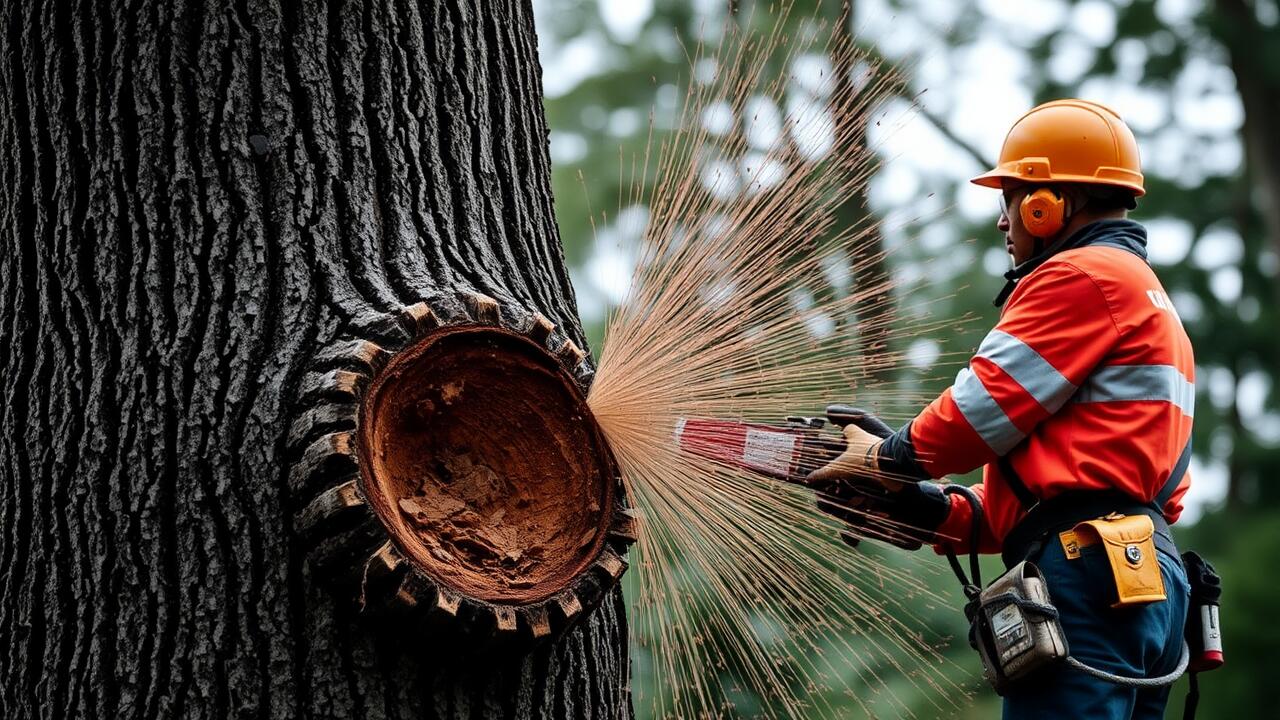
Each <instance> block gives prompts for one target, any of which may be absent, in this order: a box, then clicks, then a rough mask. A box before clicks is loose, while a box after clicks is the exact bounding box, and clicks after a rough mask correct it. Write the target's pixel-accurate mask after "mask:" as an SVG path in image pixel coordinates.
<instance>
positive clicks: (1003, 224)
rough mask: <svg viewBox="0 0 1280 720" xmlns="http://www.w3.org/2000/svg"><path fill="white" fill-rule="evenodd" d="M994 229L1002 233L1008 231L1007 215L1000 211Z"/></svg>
mask: <svg viewBox="0 0 1280 720" xmlns="http://www.w3.org/2000/svg"><path fill="white" fill-rule="evenodd" d="M996 229H997V230H999V231H1000V232H1002V233H1007V232H1009V216H1008V215H1005V214H1004V213H1000V217H999V218H997V219H996Z"/></svg>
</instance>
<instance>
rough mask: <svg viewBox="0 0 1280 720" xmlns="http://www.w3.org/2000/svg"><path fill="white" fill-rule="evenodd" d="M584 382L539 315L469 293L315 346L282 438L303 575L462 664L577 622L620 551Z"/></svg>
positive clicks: (574, 356)
mask: <svg viewBox="0 0 1280 720" xmlns="http://www.w3.org/2000/svg"><path fill="white" fill-rule="evenodd" d="M592 376H593V373H592V369H591V365H590V362H589V361H588V360H587V359H586V356H585V353H583V351H582V350H581V349H579V348H578V346H577V345H576V344H574V342H573V341H572V340H571V339H570V338H568V337H566V336H565V335H564V334H563V333H561V332H559V331H558V330H557V329H556V327H555V325H554V324H553V323H551V322H550V321H549V320H548V319H547V318H546V317H544V316H543V315H541V314H540V313H537V312H531V311H529V310H527V309H525V308H523V307H520V306H518V305H515V304H513V303H505V304H504V303H500V302H498V301H497V300H495V299H493V298H491V297H488V296H485V295H481V294H479V293H474V292H461V293H458V294H457V295H442V296H438V297H433V298H431V299H430V300H425V299H424V300H423V301H421V302H417V303H414V304H412V305H408V306H405V307H402V308H400V310H399V311H397V312H395V313H389V314H387V315H386V316H380V317H378V318H370V319H368V320H367V321H365V322H363V323H362V324H361V325H360V326H359V327H356V328H353V332H351V333H350V334H348V335H347V336H344V337H343V338H340V339H339V341H337V342H335V343H333V344H332V345H331V346H329V347H327V348H324V349H322V350H321V351H320V352H319V353H318V354H317V355H316V357H315V360H314V362H313V363H312V367H311V368H310V370H309V371H308V372H306V373H305V374H304V375H303V377H302V379H301V381H300V383H299V386H298V394H297V404H296V407H295V408H294V413H295V418H294V420H293V422H292V424H291V428H290V438H289V444H290V448H291V453H292V455H293V458H294V460H293V464H292V467H291V469H290V472H289V477H288V481H289V490H290V493H291V495H292V499H293V502H294V503H295V507H296V508H297V509H296V511H295V513H294V527H295V530H296V531H297V533H298V535H299V538H300V540H301V542H302V543H303V546H304V547H305V548H306V552H307V554H308V564H309V566H310V568H311V571H312V572H313V573H314V574H315V576H316V577H318V578H321V579H323V581H324V582H325V584H326V585H328V586H330V588H331V589H332V590H333V592H334V593H335V594H336V595H337V596H338V597H339V598H343V599H344V600H349V601H351V602H353V603H354V604H355V606H356V608H357V609H358V611H359V613H360V614H361V615H362V616H366V617H368V618H369V619H370V620H373V619H375V618H379V619H382V620H386V621H388V622H387V623H385V624H384V625H385V626H386V627H389V628H394V632H395V633H396V634H397V635H400V636H403V635H405V634H406V633H409V634H412V635H415V636H417V638H418V639H421V638H423V637H426V636H428V635H429V636H431V637H432V638H434V639H437V640H440V641H444V642H452V643H454V644H457V645H459V646H461V647H465V648H468V649H469V651H470V652H472V653H474V654H475V655H477V656H482V655H489V654H492V653H493V652H495V651H499V650H501V651H503V652H524V651H527V650H528V649H529V648H531V647H533V646H534V645H536V644H538V643H541V642H544V641H547V640H549V639H551V638H555V637H559V636H560V635H561V634H562V633H564V632H565V631H567V630H568V629H569V628H571V627H573V626H574V625H576V624H577V623H579V622H581V621H582V620H583V618H584V617H586V616H587V615H588V614H590V613H591V612H592V610H594V609H595V608H596V607H597V606H598V605H599V604H600V603H601V602H602V601H603V599H604V598H605V596H606V595H607V594H608V593H609V592H611V591H612V590H613V588H614V587H615V586H616V585H617V583H618V580H619V578H620V577H621V576H622V574H623V572H625V571H626V569H627V562H626V559H625V554H626V551H627V548H628V547H629V546H630V545H631V543H633V542H635V540H636V518H635V516H634V513H633V512H632V511H631V510H630V509H629V505H628V501H627V494H626V489H625V488H624V487H623V484H622V478H621V476H620V474H619V472H618V467H617V461H616V460H615V458H614V455H613V453H612V452H611V451H610V449H609V447H608V446H607V445H606V443H605V439H604V434H603V433H602V431H601V430H600V427H599V425H598V424H597V422H596V419H595V416H594V415H592V413H591V411H590V409H589V408H588V407H587V404H586V389H587V388H588V387H589V386H590V383H591V379H592ZM380 624H382V623H380Z"/></svg>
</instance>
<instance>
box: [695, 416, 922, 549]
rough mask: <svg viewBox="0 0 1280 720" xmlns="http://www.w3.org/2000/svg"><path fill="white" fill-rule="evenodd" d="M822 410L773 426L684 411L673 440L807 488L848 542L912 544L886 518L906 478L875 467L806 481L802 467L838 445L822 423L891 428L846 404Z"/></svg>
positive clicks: (812, 465) (898, 502)
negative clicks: (825, 479)
mask: <svg viewBox="0 0 1280 720" xmlns="http://www.w3.org/2000/svg"><path fill="white" fill-rule="evenodd" d="M826 415H827V416H826V418H818V417H802V416H789V417H787V418H786V419H785V422H784V423H783V424H779V425H771V424H768V423H754V422H743V421H736V420H719V419H711V418H683V419H681V420H680V421H679V422H678V423H677V425H676V440H677V444H678V445H679V448H680V450H681V452H685V453H688V454H691V455H697V456H700V457H704V458H709V459H711V460H715V461H717V462H719V463H721V464H723V465H726V466H729V467H733V468H739V469H742V470H745V471H748V472H751V473H753V474H758V475H763V476H766V477H770V478H774V479H777V480H781V481H783V482H787V483H793V484H796V485H802V486H804V487H806V488H809V489H810V490H813V491H814V492H815V494H816V496H817V497H816V500H817V505H818V509H819V510H822V511H823V512H825V513H827V514H829V515H832V516H834V517H836V518H838V519H841V520H843V521H844V522H845V523H846V527H845V528H844V529H842V530H841V531H840V537H841V538H842V539H843V540H844V541H845V542H846V543H848V544H849V545H855V546H856V545H857V544H858V542H859V541H860V540H861V539H862V538H871V539H874V540H879V541H882V542H885V543H888V544H890V545H895V546H897V547H901V548H905V549H907V550H915V549H917V548H919V547H920V546H921V543H922V541H923V540H922V538H921V537H919V536H917V535H916V534H915V533H913V532H912V531H911V530H910V529H909V524H908V525H906V526H904V524H903V523H902V522H893V521H891V520H886V518H890V517H893V516H898V517H901V516H902V502H903V500H904V497H903V493H902V492H901V491H902V489H903V488H904V487H905V486H907V485H909V484H904V483H902V482H898V481H895V480H891V479H889V478H887V477H881V476H879V475H874V474H868V475H866V476H865V477H844V478H841V479H840V480H837V481H834V482H818V483H815V482H812V481H810V480H809V473H811V472H813V471H814V470H817V469H818V468H820V467H822V466H823V465H826V464H827V463H829V462H831V461H832V460H834V459H835V458H836V457H838V456H839V455H840V454H841V453H843V452H844V451H845V447H846V443H845V440H844V436H843V434H839V435H837V434H835V433H832V432H829V431H824V430H823V428H825V427H826V425H827V423H828V422H830V423H831V424H832V425H835V426H836V427H839V428H844V427H845V426H847V425H856V426H858V427H860V428H862V429H863V430H865V431H867V432H869V433H871V434H872V435H875V436H877V437H882V438H884V437H888V436H890V435H892V434H893V429H892V428H890V427H889V426H888V425H886V424H885V423H884V422H883V421H881V420H880V419H878V418H876V417H875V416H873V415H870V414H869V413H867V412H866V411H864V410H860V409H858V408H855V407H852V406H849V405H828V406H827V412H826Z"/></svg>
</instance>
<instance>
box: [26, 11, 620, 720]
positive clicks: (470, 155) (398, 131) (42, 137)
mask: <svg viewBox="0 0 1280 720" xmlns="http://www.w3.org/2000/svg"><path fill="white" fill-rule="evenodd" d="M3 13H4V16H5V17H4V25H3V27H4V36H3V39H0V44H3V58H4V61H3V67H2V68H0V72H3V81H2V82H0V95H2V96H3V103H4V104H3V107H2V108H0V147H2V148H3V151H2V153H3V154H2V155H0V181H2V185H0V187H3V190H0V218H2V219H3V221H2V222H0V232H3V233H4V234H5V239H4V250H3V251H2V252H0V323H2V325H0V326H2V327H3V330H0V333H2V337H3V338H4V340H5V343H4V346H3V348H0V382H3V398H4V399H3V402H2V410H0V432H2V436H0V518H3V523H4V527H5V531H4V533H3V535H0V647H2V648H3V650H0V716H3V717H5V718H25V717H48V718H65V717H85V718H107V717H148V718H150V717H209V718H224V717H261V718H301V717H344V718H345V717H391V718H401V717H405V718H408V717H413V718H418V717H422V718H426V717H431V718H434V717H448V718H464V717H465V718H490V717H494V718H496V717H504V718H505V717H512V718H526V717H529V718H533V717H547V718H550V717H557V718H558V717H602V718H612V717H628V716H630V715H631V709H630V697H629V692H628V684H627V682H628V681H627V675H628V662H627V647H626V630H625V618H624V613H623V607H622V600H621V595H620V592H619V591H618V590H616V589H615V590H613V592H612V593H611V594H610V595H609V597H608V599H607V601H606V602H605V603H604V604H603V605H602V606H601V607H600V608H599V609H598V610H596V611H595V612H594V613H592V615H591V616H590V617H589V618H588V619H587V621H586V622H583V623H582V624H580V625H579V626H578V628H577V629H576V630H574V631H572V632H570V633H569V634H568V635H566V636H565V637H563V638H561V639H560V640H559V641H557V642H555V643H553V644H549V645H544V646H542V647H541V648H540V649H538V650H536V651H534V652H532V653H530V654H527V655H521V656H514V657H509V658H506V659H495V660H494V661H492V662H489V663H487V665H486V667H485V671H484V672H480V671H475V670H467V669H462V668H460V667H457V666H455V665H454V664H453V663H451V662H450V660H451V658H452V657H453V654H454V651H455V648H451V647H444V646H435V647H428V648H427V649H426V650H425V651H424V650H422V649H421V648H419V649H414V645H415V642H414V640H415V639H414V638H407V639H404V641H396V639H395V638H385V637H383V636H380V635H377V634H374V633H371V632H369V630H368V629H367V627H366V625H365V624H364V623H362V622H361V619H360V618H359V617H358V612H357V610H356V609H355V608H350V607H347V606H346V605H344V604H343V603H341V602H339V601H337V600H335V599H333V598H332V597H331V596H330V594H329V593H327V592H326V591H325V589H324V588H323V587H322V584H321V583H320V582H319V581H318V580H317V579H316V578H313V577H312V576H311V572H310V570H309V569H308V565H307V563H306V562H305V553H304V552H303V550H302V548H301V545H300V541H299V539H298V537H297V536H296V534H295V533H294V531H293V529H292V517H293V514H294V512H295V510H296V508H295V507H293V505H291V500H290V498H289V489H288V488H289V485H288V481H287V477H288V473H289V464H290V458H289V455H288V453H289V450H288V441H287V437H288V433H289V421H290V418H291V416H292V413H294V412H295V409H296V408H295V407H294V405H295V403H294V397H295V395H296V394H297V392H298V386H299V382H300V379H301V377H302V375H303V374H304V373H305V372H306V371H307V368H308V365H309V363H310V362H311V360H312V358H313V357H314V356H315V355H316V354H317V353H318V352H319V351H321V350H322V349H324V348H325V347H326V346H328V345H329V344H330V343H332V342H333V341H334V340H335V339H336V338H339V337H340V336H343V334H344V333H350V332H351V329H352V328H356V327H360V326H362V324H367V323H369V322H372V321H373V320H374V319H376V318H378V317H384V316H385V314H386V313H390V312H393V311H395V310H397V309H398V308H400V307H402V306H405V305H409V304H411V303H413V302H416V301H418V300H421V299H423V298H427V297H431V296H433V295H436V294H439V293H442V292H452V291H454V290H462V289H474V290H478V291H480V292H483V293H486V294H488V295H491V296H494V297H496V298H499V299H500V300H502V301H504V302H506V303H511V304H514V305H518V306H521V307H523V308H527V309H529V310H531V311H533V310H537V311H541V312H542V313H543V314H545V315H547V316H548V317H549V318H550V319H551V320H553V321H554V322H555V323H556V324H557V325H558V326H559V327H561V328H563V329H564V330H563V331H564V332H565V333H566V334H567V335H568V336H569V337H570V338H571V339H573V340H575V341H576V342H577V343H578V344H579V345H584V338H583V337H582V332H581V328H580V326H579V323H578V319H577V312H576V307H575V302H574V299H573V290H572V288H571V287H570V284H569V280H568V275H567V273H566V271H565V267H564V261H563V256H562V252H561V248H560V244H559V238H558V235H557V230H556V225H555V220H554V217H553V215H552V203H551V193H550V184H549V161H548V156H547V143H546V140H547V129H546V126H545V123H544V118H543V113H542V108H541V92H542V91H541V81H540V68H539V65H538V60H537V54H536V40H535V37H534V30H533V19H532V16H531V11H530V9H529V7H528V6H527V5H526V4H524V3H522V2H519V1H518V0H506V1H503V0H498V1H496V2H484V3H478V2H466V1H465V0H421V1H420V2H416V3H415V2H404V3H385V2H380V1H379V0H369V2H367V3H362V2H360V1H359V0H353V1H352V2H346V3H344V2H339V1H338V0H330V2H329V3H327V4H326V3H298V2H285V3H283V5H281V4H277V3H271V2H254V1H253V0H241V1H240V2H237V3H235V4H234V5H232V6H215V5H214V4H212V3H210V4H205V3H203V2H191V1H190V0H185V1H184V0H177V1H175V2H172V3H168V2H148V1H143V2H131V3H128V7H124V4H123V3H116V4H112V3H90V2H83V1H81V2H75V3H73V2H53V1H51V0H44V1H43V2H14V3H10V4H7V5H6V6H5V9H4V10H3ZM494 432H495V434H497V433H500V432H501V428H494Z"/></svg>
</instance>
